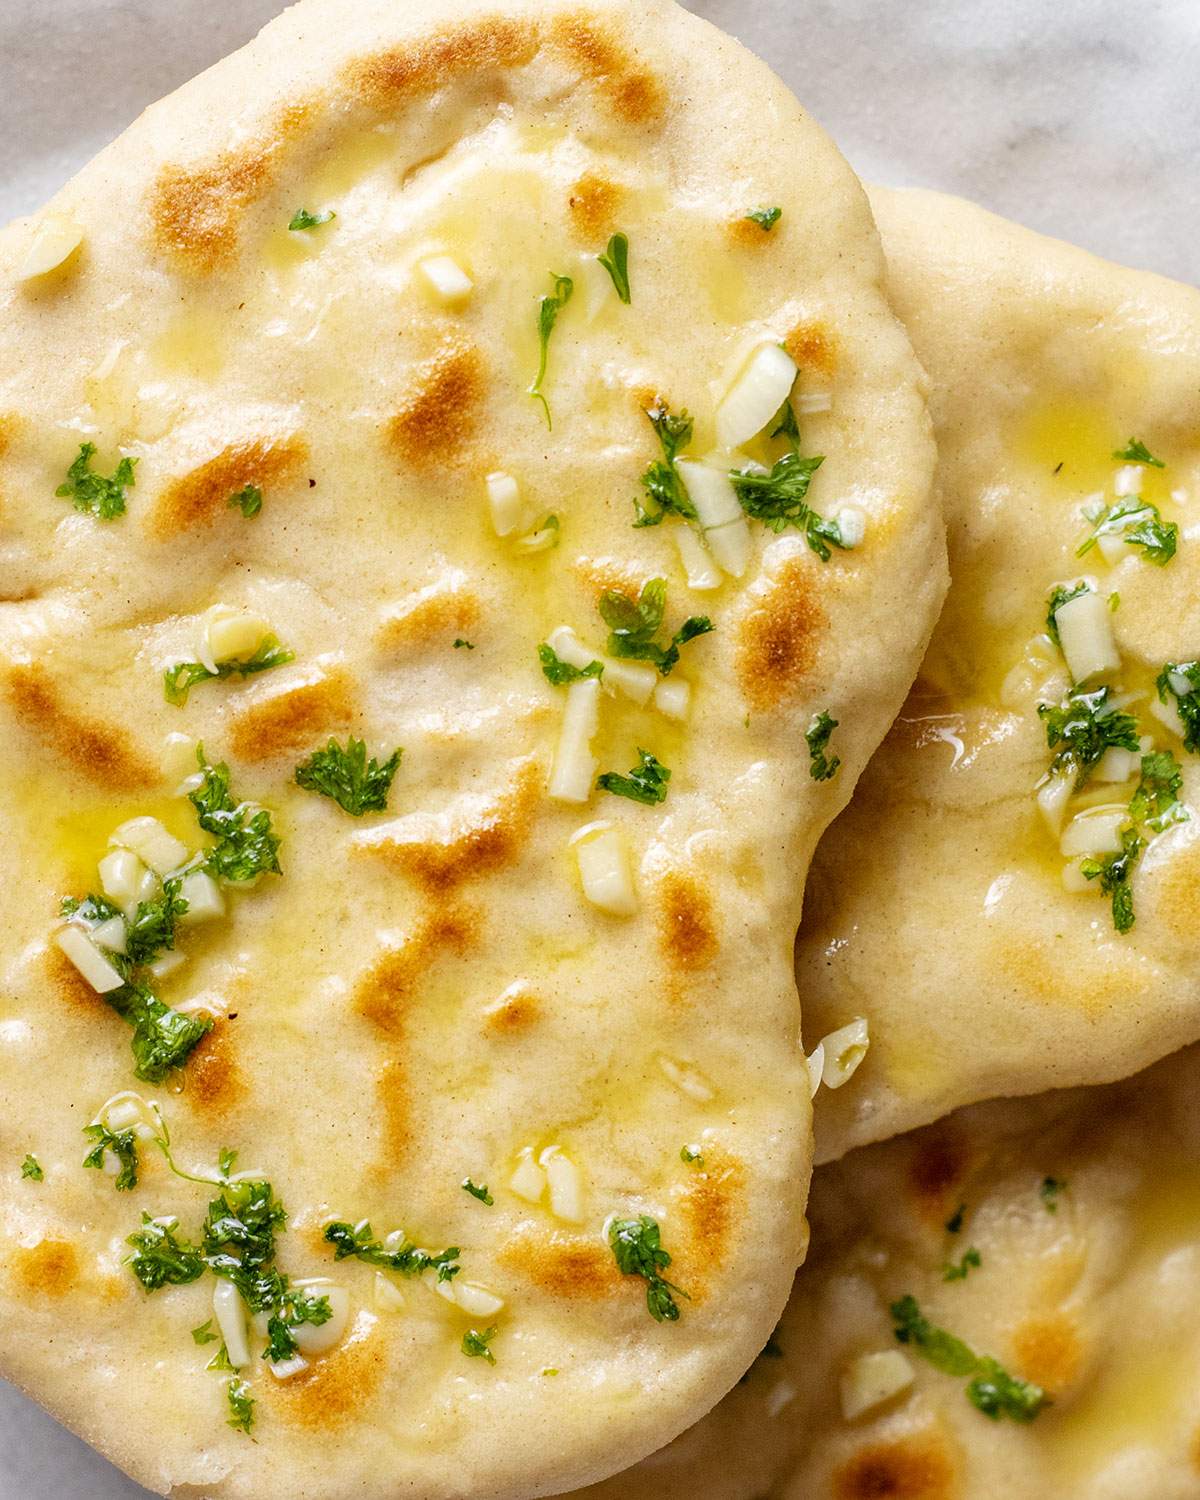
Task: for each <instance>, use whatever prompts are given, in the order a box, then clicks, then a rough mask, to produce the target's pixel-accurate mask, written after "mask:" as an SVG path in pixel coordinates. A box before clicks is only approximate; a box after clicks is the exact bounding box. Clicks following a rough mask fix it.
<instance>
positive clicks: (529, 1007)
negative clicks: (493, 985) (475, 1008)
mask: <svg viewBox="0 0 1200 1500" xmlns="http://www.w3.org/2000/svg"><path fill="white" fill-rule="evenodd" d="M541 1015H542V1007H541V1002H540V1001H539V1000H538V998H537V996H536V995H534V994H532V993H531V992H530V991H529V990H527V989H525V988H524V986H523V985H521V984H513V985H510V986H509V987H508V989H506V990H505V991H504V993H503V994H502V995H501V996H500V997H499V998H498V999H496V1000H493V1001H492V1003H491V1005H489V1006H486V1007H485V1009H484V1012H483V1029H484V1031H485V1032H487V1034H488V1035H489V1036H493V1037H505V1036H520V1035H522V1034H523V1033H524V1032H526V1031H528V1030H529V1029H530V1027H531V1026H535V1025H536V1024H537V1022H538V1021H539V1020H540V1019H541Z"/></svg>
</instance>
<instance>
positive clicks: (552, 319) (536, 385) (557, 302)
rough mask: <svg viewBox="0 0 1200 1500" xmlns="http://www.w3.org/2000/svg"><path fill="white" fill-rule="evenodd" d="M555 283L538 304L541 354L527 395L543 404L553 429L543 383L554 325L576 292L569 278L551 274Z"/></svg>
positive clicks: (547, 423) (548, 421)
mask: <svg viewBox="0 0 1200 1500" xmlns="http://www.w3.org/2000/svg"><path fill="white" fill-rule="evenodd" d="M550 274H551V277H552V279H553V281H554V291H553V293H552V294H551V295H550V296H548V297H542V298H541V299H540V300H539V302H538V322H537V329H538V345H539V347H540V350H541V353H540V356H539V358H538V370H537V374H536V375H535V376H534V378H533V383H532V384H531V385H530V386H529V388H528V392H527V394H528V395H530V396H532V397H533V398H534V400H535V401H540V402H541V403H542V410H543V411H544V412H545V413H546V426H547V427H548V428H553V426H554V423H553V422H552V421H551V418H550V403H549V402H548V401H547V400H546V397H545V395H544V394H543V393H542V381H543V380H545V378H546V360H547V358H548V357H549V354H550V335H551V334H552V333H553V332H554V325H555V323H557V322H558V315H559V313H560V312H561V311H562V310H563V308H564V307H566V305H567V303H568V302H569V301H570V300H571V293H572V292H573V291H574V290H575V283H574V282H573V281H572V280H571V278H570V277H569V276H558V275H555V274H554V272H551V273H550Z"/></svg>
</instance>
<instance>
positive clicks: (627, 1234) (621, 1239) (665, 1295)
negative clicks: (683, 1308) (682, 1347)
mask: <svg viewBox="0 0 1200 1500" xmlns="http://www.w3.org/2000/svg"><path fill="white" fill-rule="evenodd" d="M608 1243H609V1245H610V1246H611V1247H612V1253H613V1256H614V1258H615V1259H616V1262H617V1269H618V1270H619V1271H620V1272H621V1274H622V1276H641V1277H642V1278H643V1279H644V1280H645V1283H646V1307H647V1309H648V1310H649V1313H650V1316H651V1317H652V1318H653V1319H654V1320H655V1321H656V1322H658V1323H663V1322H667V1323H674V1322H675V1321H676V1320H677V1319H678V1317H679V1305H678V1303H677V1302H676V1301H675V1297H674V1296H672V1293H676V1294H678V1295H679V1296H680V1297H684V1298H686V1297H687V1295H688V1294H687V1293H686V1292H685V1291H683V1290H682V1289H681V1288H680V1287H677V1286H674V1285H673V1284H672V1283H671V1282H669V1281H666V1280H664V1278H663V1276H662V1275H661V1272H662V1271H664V1270H665V1269H666V1268H667V1266H669V1265H670V1264H671V1257H670V1255H669V1254H668V1253H667V1252H666V1251H665V1250H664V1249H663V1248H662V1242H661V1237H660V1234H659V1228H658V1224H657V1223H656V1221H655V1220H654V1219H652V1218H650V1216H649V1215H648V1214H641V1215H640V1216H639V1217H638V1218H636V1219H614V1220H613V1222H612V1223H611V1224H610V1225H609V1229H608Z"/></svg>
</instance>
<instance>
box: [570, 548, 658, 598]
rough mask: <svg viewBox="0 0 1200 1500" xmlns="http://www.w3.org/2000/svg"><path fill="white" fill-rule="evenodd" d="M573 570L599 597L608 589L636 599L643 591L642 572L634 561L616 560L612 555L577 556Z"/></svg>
mask: <svg viewBox="0 0 1200 1500" xmlns="http://www.w3.org/2000/svg"><path fill="white" fill-rule="evenodd" d="M571 572H572V573H573V574H574V575H575V577H576V578H577V579H578V580H579V582H580V583H581V584H583V586H584V588H585V589H587V590H588V592H589V593H591V594H592V595H594V596H595V598H597V599H599V597H600V595H601V594H603V593H604V592H605V590H606V589H613V590H615V591H616V592H617V593H618V594H624V595H625V597H626V598H627V599H633V600H636V599H637V597H638V595H639V594H640V593H641V590H642V585H641V574H640V573H639V571H638V569H637V568H636V567H635V566H634V565H633V564H632V563H619V562H615V561H614V560H613V559H612V558H611V557H577V558H576V559H575V561H574V562H573V563H572V564H571Z"/></svg>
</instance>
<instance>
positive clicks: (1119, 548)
mask: <svg viewBox="0 0 1200 1500" xmlns="http://www.w3.org/2000/svg"><path fill="white" fill-rule="evenodd" d="M1139 514H1142V515H1144V514H1145V512H1144V511H1143V512H1139ZM1129 519H1130V521H1132V520H1133V519H1134V518H1133V516H1130V518H1129ZM1122 530H1124V528H1122ZM1096 547H1097V549H1098V550H1099V552H1100V555H1101V557H1103V558H1104V561H1105V562H1106V563H1107V564H1108V565H1109V567H1110V568H1115V567H1116V566H1117V564H1118V563H1119V562H1120V561H1121V560H1122V559H1123V558H1126V557H1128V556H1129V555H1130V553H1129V549H1128V544H1127V542H1126V541H1125V538H1124V537H1123V536H1122V535H1121V533H1120V531H1103V532H1101V533H1100V535H1099V536H1098V537H1097V538H1096Z"/></svg>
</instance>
